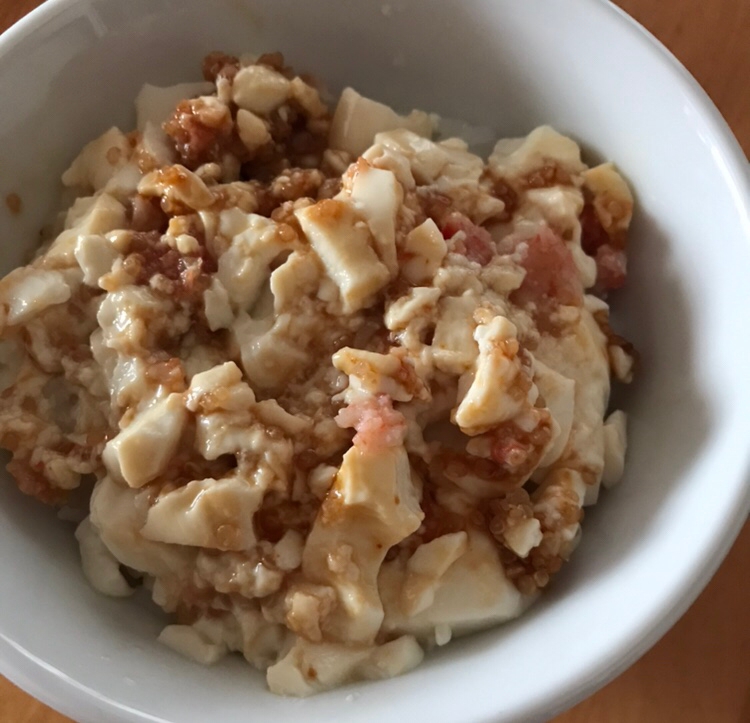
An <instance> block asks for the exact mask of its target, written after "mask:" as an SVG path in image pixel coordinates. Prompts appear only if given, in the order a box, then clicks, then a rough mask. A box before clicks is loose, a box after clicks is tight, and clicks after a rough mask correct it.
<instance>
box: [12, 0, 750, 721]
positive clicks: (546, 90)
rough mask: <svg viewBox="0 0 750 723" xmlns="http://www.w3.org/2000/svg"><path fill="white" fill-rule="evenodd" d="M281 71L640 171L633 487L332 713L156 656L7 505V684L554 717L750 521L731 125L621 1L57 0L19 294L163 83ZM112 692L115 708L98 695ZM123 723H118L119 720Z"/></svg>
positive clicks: (198, 705)
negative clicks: (85, 149) (496, 598)
mask: <svg viewBox="0 0 750 723" xmlns="http://www.w3.org/2000/svg"><path fill="white" fill-rule="evenodd" d="M215 49H222V50H225V51H228V52H232V51H234V52H243V51H252V52H263V51H270V50H277V49H278V50H282V51H283V52H284V53H285V56H286V57H287V59H288V61H289V62H290V63H292V64H293V65H295V67H297V68H298V69H299V70H305V71H309V72H313V73H315V74H316V75H318V76H319V77H320V78H322V79H324V80H325V82H326V83H327V84H328V86H329V87H330V88H331V89H332V90H333V91H338V90H339V89H340V88H341V87H343V86H344V85H353V86H354V87H356V88H357V89H358V90H360V91H361V92H363V93H365V94H367V95H370V96H372V97H375V98H379V99H382V100H384V101H386V102H389V103H392V104H393V105H394V106H396V107H398V108H400V109H403V110H408V109H411V108H413V107H418V108H423V109H425V110H429V111H435V112H437V113H441V114H444V115H446V116H448V117H452V118H461V119H464V120H466V121H467V122H469V123H472V124H477V125H482V126H489V127H492V128H494V129H496V130H497V133H498V136H508V135H513V134H517V135H520V134H524V133H526V132H528V131H529V130H530V129H531V128H532V127H534V126H535V125H538V124H541V123H545V122H546V123H551V124H553V125H554V126H556V127H557V128H558V130H560V131H562V132H565V133H569V134H571V135H572V136H574V137H575V138H576V139H578V140H579V141H581V142H582V143H583V144H584V147H585V149H586V150H587V153H588V154H589V160H594V159H604V158H611V159H613V160H615V161H616V162H617V163H618V165H619V166H620V168H621V169H622V170H623V172H624V173H625V174H626V176H627V177H628V178H629V180H630V181H631V184H632V185H633V186H634V188H635V191H636V194H637V203H638V210H637V215H636V219H635V223H634V227H633V232H632V237H631V238H632V252H631V265H630V269H631V274H630V285H629V288H628V289H627V290H626V291H625V292H623V293H621V294H619V295H618V296H617V299H616V301H615V302H614V308H615V311H616V313H615V320H616V328H617V330H618V331H620V333H623V334H625V335H627V336H628V337H629V338H630V339H631V340H633V341H634V342H635V344H636V346H637V348H638V349H639V351H640V352H641V355H642V365H641V370H640V374H639V376H638V379H637V382H636V384H635V386H634V387H633V388H632V389H631V390H629V391H628V392H627V394H626V395H625V396H624V397H623V399H624V400H625V406H626V408H627V410H628V412H629V414H630V452H629V458H628V463H627V471H626V475H625V478H624V480H623V482H622V483H621V485H620V486H619V487H617V488H616V489H614V490H612V491H610V492H605V493H603V494H602V496H601V498H600V504H599V505H598V506H597V507H596V508H594V509H591V510H589V511H587V519H586V521H585V523H584V535H583V541H582V543H581V546H580V547H579V549H578V551H577V553H576V555H575V556H574V558H573V561H572V562H571V563H570V564H569V565H568V567H567V569H566V570H565V571H564V572H563V573H562V574H561V575H560V577H559V580H558V581H557V582H556V583H555V585H554V586H553V587H552V589H551V590H550V591H549V594H548V595H546V596H544V598H543V599H542V600H541V601H540V602H539V603H538V604H537V605H536V606H535V607H534V608H532V610H530V611H529V613H528V614H527V615H526V616H525V617H523V618H522V619H520V620H519V621H516V622H514V623H512V624H510V625H506V626H505V627H502V628H498V629H496V630H492V631H489V632H486V633H483V634H481V635H475V636H473V637H470V638H467V639H465V640H461V641H456V642H454V643H452V644H451V645H450V646H448V648H447V649H442V650H440V651H437V652H435V653H433V654H431V655H429V656H428V658H427V661H426V663H425V664H424V665H423V666H422V667H421V668H419V669H417V670H416V671H415V672H413V673H411V674H409V675H407V676H405V677H402V678H398V679H394V680H390V681H386V682H383V683H378V684H368V685H361V686H352V687H348V688H345V689H342V690H339V691H334V692H331V693H327V694H325V695H321V696H319V697H317V698H315V699H312V700H306V701H295V700H283V699H279V698H275V697H273V696H271V695H270V694H268V693H267V692H266V691H265V689H264V684H263V679H262V676H261V675H260V674H258V673H256V672H254V671H252V670H251V669H250V668H249V667H247V666H245V665H244V664H243V663H241V662H240V661H238V660H231V661H227V662H225V663H222V664H220V665H218V666H215V667H212V668H203V667H200V666H198V665H195V664H192V663H190V662H188V661H186V660H183V659H182V658H181V657H179V656H177V655H176V654H174V653H172V652H171V651H169V650H168V649H166V648H163V647H162V646H160V645H159V644H158V643H156V640H155V638H156V635H157V634H158V631H159V629H160V625H161V624H163V620H162V617H161V615H160V614H159V613H158V612H157V611H156V610H154V609H153V607H152V606H151V605H150V604H148V601H146V600H141V601H133V600H127V601H116V600H109V599H106V598H104V597H102V596H99V595H97V594H96V593H95V592H93V591H92V590H91V589H89V587H88V586H87V584H86V582H85V581H84V578H83V575H82V573H81V571H80V566H79V561H78V552H77V547H76V544H75V541H74V540H73V536H72V528H71V527H70V526H69V525H68V524H66V523H64V522H61V521H59V520H57V519H56V518H55V516H54V513H52V512H51V511H49V510H45V509H42V508H40V507H39V506H38V505H37V504H36V503H35V502H33V501H31V500H29V499H26V498H24V497H23V496H22V495H21V494H20V493H18V492H17V491H16V490H15V488H14V487H13V485H12V484H10V483H9V481H8V480H5V479H3V480H2V482H3V484H2V485H0V548H2V549H3V555H2V556H0V671H2V672H4V673H5V674H7V675H9V676H10V677H12V678H13V679H14V680H15V681H16V682H18V683H19V684H21V685H24V686H25V687H27V689H29V690H31V691H32V692H33V693H35V694H36V695H38V696H40V697H42V698H43V699H45V700H46V701H48V702H50V703H52V704H54V705H56V706H57V707H59V708H60V709H61V710H62V711H64V712H66V713H67V714H69V715H72V716H74V717H76V718H77V719H78V720H81V721H99V720H102V719H106V720H111V721H115V720H123V721H134V720H167V721H180V722H181V723H190V722H191V721H196V722H197V721H205V720H209V719H211V718H212V717H215V712H216V711H217V710H221V720H222V721H225V722H226V723H233V722H234V721H240V720H241V721H248V720H266V719H271V718H279V717H281V718H282V719H285V718H286V717H291V716H292V715H304V716H305V717H306V718H305V719H306V720H309V721H318V720H320V721H324V720H325V721H334V720H341V721H344V720H345V721H355V720H356V721H366V720H372V721H376V720H377V721H380V720H384V719H388V716H389V715H394V714H395V712H396V711H398V713H399V715H401V714H403V715H404V716H408V715H413V716H416V719H418V720H421V719H427V718H428V717H429V719H430V720H433V721H436V722H437V721H458V720H489V719H492V720H500V719H513V718H519V717H523V718H524V719H525V720H531V719H535V718H542V717H544V716H546V715H549V714H551V713H553V712H554V711H555V710H557V709H559V708H561V707H564V706H566V705H569V704H571V703H573V702H574V701H575V700H576V699H577V698H578V697H580V696H582V695H583V694H585V693H586V692H588V691H590V690H591V688H592V687H594V686H595V685H596V684H600V683H602V682H603V681H604V680H606V679H607V678H609V677H611V676H612V675H614V673H615V672H617V671H618V670H620V669H621V668H622V667H623V666H624V665H626V664H627V663H629V662H632V660H633V659H634V657H635V656H636V655H638V654H639V653H641V652H643V650H644V649H645V647H646V646H647V645H648V644H650V643H652V642H654V640H655V638H656V636H657V635H658V634H659V633H662V632H664V631H665V630H666V627H667V626H668V624H670V623H671V622H673V621H674V619H675V618H676V616H677V615H678V614H679V613H680V612H682V611H683V610H684V609H685V608H686V607H687V605H688V603H689V602H690V601H691V600H692V598H693V597H694V596H695V595H696V594H697V592H698V591H699V589H700V587H701V586H702V585H703V584H705V582H706V581H707V579H708V577H709V575H710V574H711V572H712V571H713V570H714V569H715V567H716V566H717V565H718V563H719V562H720V559H721V557H722V556H723V554H724V552H725V551H726V549H727V548H728V546H729V544H730V542H731V539H732V537H733V534H734V533H735V532H736V530H737V529H738V526H739V524H740V522H741V520H742V519H743V518H744V515H745V513H746V511H747V508H748V493H747V471H748V449H747V444H746V440H747V438H748V435H747V432H748V431H749V428H750V421H748V417H747V414H746V411H745V410H746V409H747V408H748V405H749V404H750V382H749V381H748V378H747V374H746V369H745V366H746V360H747V359H748V358H750V341H749V340H750V333H748V332H750V328H748V327H749V326H750V324H749V323H748V320H747V316H746V312H745V311H744V310H743V309H742V306H741V305H740V300H742V299H747V298H748V294H747V281H746V280H747V276H748V273H749V272H750V245H749V244H748V238H750V220H749V218H748V197H749V193H748V179H747V174H746V169H745V168H744V167H743V165H742V163H741V159H740V151H739V148H738V147H737V146H736V144H735V143H734V142H733V140H732V139H731V137H730V136H729V134H728V131H727V130H726V128H725V126H724V125H723V121H721V119H720V118H719V116H718V114H717V113H716V111H715V110H714V109H713V107H712V106H710V104H709V103H708V102H707V100H706V99H705V97H704V96H703V95H702V94H701V92H700V91H699V90H698V89H697V86H695V85H694V84H693V82H692V81H691V80H690V79H689V78H687V76H686V75H684V74H683V71H681V70H680V69H679V68H678V67H677V66H676V64H675V63H674V62H673V61H672V60H671V59H670V58H668V57H667V56H666V55H665V54H664V53H663V51H661V50H660V49H658V48H657V47H656V46H655V45H654V44H653V43H652V42H651V41H649V40H648V39H647V38H646V36H645V35H644V34H642V32H641V31H640V30H639V29H638V28H636V27H635V26H634V25H633V24H631V23H629V22H628V21H626V20H625V19H624V18H622V17H621V16H620V15H619V14H618V12H617V11H615V10H614V9H613V8H612V7H610V6H609V5H608V4H606V3H604V2H598V1H597V0H573V1H572V2H568V3H549V2H547V1H546V0H526V2H524V3H519V2H517V0H466V1H465V2H462V3H441V4H436V3H431V2H428V0H411V1H410V2H406V1H405V0H403V1H402V0H398V1H395V2H390V3H385V4H384V3H381V2H363V3H356V4H355V3H340V2H337V1H336V0H316V1H315V2H306V3H297V2H294V0H214V2H211V3H207V2H204V1H203V0H130V1H129V2H128V3H123V2H120V1H119V0H92V1H91V2H71V1H69V0H53V2H52V3H51V4H49V5H48V6H46V7H45V8H43V9H42V10H41V11H40V12H39V13H38V14H37V15H35V16H34V17H32V18H31V19H28V20H26V21H25V22H24V23H22V24H21V25H20V26H17V27H16V28H15V29H14V30H13V31H11V32H10V33H9V34H7V35H6V36H5V37H4V38H3V39H2V40H0V59H1V60H2V62H1V63H0V97H2V98H3V99H4V100H5V102H4V103H3V104H0V168H2V169H3V173H2V175H1V176H0V198H5V196H6V195H7V194H9V193H11V192H15V193H18V194H19V195H20V196H21V198H22V200H23V212H22V213H21V214H20V215H19V216H14V215H12V214H11V213H10V212H9V211H8V210H7V209H6V208H5V205H4V204H3V205H2V207H0V235H1V236H2V238H3V240H4V243H3V247H2V249H3V250H2V254H0V272H2V273H7V272H8V271H9V270H10V269H12V268H13V267H14V266H16V265H18V264H19V263H21V262H23V261H24V260H25V259H26V258H27V257H28V254H29V252H30V250H31V249H32V248H33V247H34V245H35V243H36V239H37V238H38V232H39V229H40V227H41V226H42V225H43V224H44V222H45V221H47V220H48V219H49V218H50V215H51V214H52V213H53V211H54V210H55V208H56V199H57V198H58V194H59V191H60V187H59V176H60V174H61V172H62V171H63V170H64V168H65V167H66V164H67V163H68V162H69V161H70V160H71V159H72V158H73V157H74V156H75V155H76V153H77V151H78V150H79V149H80V147H81V146H82V145H83V144H84V143H85V142H87V141H88V140H90V139H91V138H92V137H94V136H95V135H97V134H99V133H100V132H102V131H104V130H106V128H108V127H109V126H111V125H113V124H119V125H121V127H123V128H125V129H128V128H130V127H132V125H133V123H134V114H133V99H134V97H135V95H136V94H137V92H138V89H139V88H140V85H141V84H142V83H143V82H146V81H148V82H151V83H154V84H167V83H172V82H178V81H184V80H191V79H194V78H198V76H199V74H200V60H201V58H202V56H203V55H204V54H205V53H206V52H208V51H211V50H215ZM94 691H95V692H94ZM102 716H104V718H102Z"/></svg>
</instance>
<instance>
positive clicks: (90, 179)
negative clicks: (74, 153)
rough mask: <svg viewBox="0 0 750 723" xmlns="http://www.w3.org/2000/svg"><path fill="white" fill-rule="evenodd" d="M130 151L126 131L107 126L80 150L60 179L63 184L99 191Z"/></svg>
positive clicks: (124, 160)
mask: <svg viewBox="0 0 750 723" xmlns="http://www.w3.org/2000/svg"><path fill="white" fill-rule="evenodd" d="M130 153H131V148H130V144H129V143H128V139H127V138H126V137H125V134H124V133H123V132H122V131H121V130H120V129H119V128H110V129H109V130H108V131H107V132H106V133H104V134H103V135H101V136H100V137H99V138H97V139H96V140H95V141H91V143H89V144H88V145H87V146H86V147H85V148H84V149H83V151H81V155H79V156H78V158H76V159H75V161H73V163H72V165H71V166H70V168H68V170H67V171H65V173H64V174H63V178H62V181H63V183H64V184H65V185H66V186H76V187H79V188H85V189H87V190H90V191H98V190H100V189H102V188H104V186H106V185H107V183H108V182H109V181H110V179H111V178H112V177H113V176H114V175H115V173H117V171H118V170H119V169H120V168H122V167H123V166H124V165H125V164H126V163H127V162H128V160H129V159H130Z"/></svg>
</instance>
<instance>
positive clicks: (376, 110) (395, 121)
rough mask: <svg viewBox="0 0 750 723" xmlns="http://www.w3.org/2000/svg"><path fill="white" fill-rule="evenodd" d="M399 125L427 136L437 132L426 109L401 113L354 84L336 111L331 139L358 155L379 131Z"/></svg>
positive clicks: (338, 146)
mask: <svg viewBox="0 0 750 723" xmlns="http://www.w3.org/2000/svg"><path fill="white" fill-rule="evenodd" d="M395 128H405V129H407V130H410V131H412V132H414V133H418V134H419V135H423V136H431V135H432V132H433V124H432V120H431V119H430V117H429V116H428V115H427V114H426V113H422V112H421V111H412V112H411V113H410V114H409V115H408V116H400V115H398V114H397V113H396V112H394V111H393V110H392V109H391V108H389V107H388V106H387V105H384V104H383V103H378V102H377V101H374V100H370V99H369V98H365V97H364V96H363V95H360V94H359V93H357V91H356V90H354V89H353V88H345V89H344V91H343V93H341V98H340V99H339V103H338V105H337V106H336V112H335V113H334V115H333V122H332V124H331V135H330V139H329V140H330V144H331V147H332V148H337V149H340V150H343V151H347V152H348V153H350V154H351V155H352V156H354V157H357V156H359V155H362V153H364V151H365V150H366V149H367V148H368V147H369V146H370V145H371V144H372V142H373V140H374V139H375V136H376V134H378V133H380V132H382V131H390V130H394V129H395Z"/></svg>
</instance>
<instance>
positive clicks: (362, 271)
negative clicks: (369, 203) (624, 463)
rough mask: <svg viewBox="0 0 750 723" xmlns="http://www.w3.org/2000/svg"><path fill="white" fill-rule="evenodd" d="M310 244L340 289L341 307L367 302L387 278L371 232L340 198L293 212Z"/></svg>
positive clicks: (353, 308)
mask: <svg viewBox="0 0 750 723" xmlns="http://www.w3.org/2000/svg"><path fill="white" fill-rule="evenodd" d="M295 215H296V217H297V220H298V221H299V224H300V226H301V227H302V230H303V232H304V233H305V235H306V236H307V239H308V240H309V242H310V244H311V246H312V247H313V249H314V250H315V252H316V253H317V254H318V256H320V260H321V261H322V262H323V266H324V267H325V269H326V272H327V273H328V275H329V276H330V277H331V279H333V281H334V283H335V284H336V286H337V287H338V289H339V292H340V293H341V300H342V302H343V306H344V311H345V312H346V313H353V312H355V311H359V310H360V309H362V308H364V307H366V306H369V305H370V304H371V303H372V301H373V300H374V297H375V294H376V293H377V292H378V291H380V289H382V288H383V286H385V284H386V283H387V282H388V279H389V278H390V273H389V271H388V268H387V267H386V266H385V265H384V264H383V263H382V262H381V261H380V260H379V259H378V257H377V255H376V254H375V251H373V248H372V234H371V232H370V230H369V228H368V226H367V225H366V224H365V222H364V221H362V220H360V219H359V218H358V216H357V215H356V213H355V211H354V210H353V208H352V207H351V206H350V205H349V204H348V203H345V202H343V201H333V200H331V201H321V202H320V203H317V204H315V205H314V206H308V207H306V208H303V209H300V210H299V211H296V212H295Z"/></svg>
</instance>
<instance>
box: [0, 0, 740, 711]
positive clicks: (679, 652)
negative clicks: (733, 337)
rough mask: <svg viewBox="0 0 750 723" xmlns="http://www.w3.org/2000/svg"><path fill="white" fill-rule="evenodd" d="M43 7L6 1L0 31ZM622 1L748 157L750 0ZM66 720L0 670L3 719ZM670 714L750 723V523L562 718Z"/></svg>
mask: <svg viewBox="0 0 750 723" xmlns="http://www.w3.org/2000/svg"><path fill="white" fill-rule="evenodd" d="M38 4H40V3H39V0H0V30H4V29H5V28H6V27H8V26H9V25H10V24H11V23H13V22H15V21H16V20H17V19H18V18H20V17H21V16H22V15H24V14H25V13H27V12H29V11H30V10H31V9H32V8H34V7H36V6H37V5H38ZM618 4H619V5H620V6H621V7H623V8H624V9H625V10H627V11H628V12H629V13H630V14H631V15H633V16H634V17H635V18H636V19H638V20H639V21H640V22H641V23H643V24H644V25H645V26H646V27H647V28H648V29H649V30H651V32H653V33H654V34H655V35H656V36H657V37H658V38H659V39H660V40H662V42H664V43H665V44H666V45H667V46H668V47H669V48H670V49H671V50H672V51H673V52H674V53H675V55H677V57H678V58H679V59H680V60H681V61H682V62H683V63H684V64H685V65H686V66H687V68H688V69H689V70H690V71H691V72H692V73H693V74H694V75H695V77H696V78H697V79H698V80H699V81H700V82H701V84H702V85H703V87H704V88H706V90H707V91H708V92H709V94H710V95H711V97H712V98H713V99H714V101H715V102H716V104H717V105H718V106H719V109H720V110H721V112H722V113H723V114H724V116H725V118H726V119H727V121H728V122H729V125H730V126H731V127H732V129H733V130H734V132H735V133H736V135H737V137H738V138H739V140H740V143H742V146H743V148H744V149H745V153H746V154H748V155H749V156H750V0H619V2H618ZM749 443H750V440H749ZM66 720H67V719H66V718H64V717H63V716H61V715H59V714H57V713H55V712H53V711H51V710H50V709H49V708H47V707H46V706H44V705H42V704H41V703H38V702H37V701H35V700H33V699H32V698H30V697H29V696H27V695H26V694H24V693H23V692H21V691H20V690H18V688H16V687H15V686H13V685H12V684H11V683H9V682H8V681H7V680H5V679H4V678H2V677H0V721H2V722H3V723H5V722H7V723H65V721H66ZM672 721H675V722H679V723H750V523H749V524H748V525H746V526H745V529H744V530H743V532H742V534H741V535H740V537H739V539H738V540H737V542H736V544H735V546H734V548H733V549H732V551H731V553H730V554H729V557H728V558H727V560H726V561H725V562H724V564H723V566H722V567H721V569H720V570H719V572H718V573H717V575H716V577H715V578H714V579H713V581H712V582H711V584H710V585H709V586H708V588H707V589H706V590H705V591H704V593H703V594H702V595H701V596H700V598H699V599H698V601H697V602H696V603H695V604H694V605H693V607H692V608H691V609H690V610H689V611H688V613H687V614H686V615H685V616H684V617H683V618H682V620H680V622H679V623H678V624H677V625H676V626H675V627H674V628H672V630H671V631H670V632H669V633H668V634H667V635H666V636H665V637H664V638H663V639H662V640H661V641H660V642H659V643H658V644H657V645H656V646H655V647H654V648H653V649H652V650H651V651H650V652H649V653H647V654H646V655H645V656H644V657H643V658H642V659H641V660H640V661H639V662H638V663H636V664H635V665H634V666H632V667H631V668H630V669H629V670H628V671H627V672H625V673H624V674H623V675H621V676H620V677H619V678H617V680H615V681H613V682H612V683H610V684H609V685H608V686H607V687H606V688H604V689H603V690H601V691H599V692H598V693H596V694H595V695H593V696H592V697H591V698H589V699H588V700H586V701H584V702H583V703H581V704H580V705H578V706H577V707H576V708H574V709H573V710H571V711H568V712H567V713H565V714H563V715H561V716H559V717H558V718H556V719H555V721H554V723H671V722H672ZM103 723H104V722H103Z"/></svg>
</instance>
